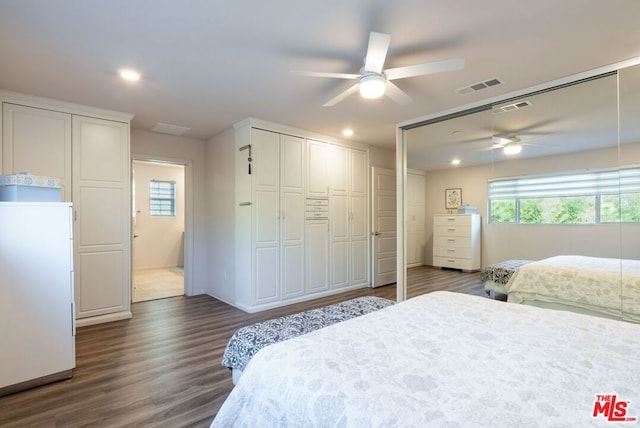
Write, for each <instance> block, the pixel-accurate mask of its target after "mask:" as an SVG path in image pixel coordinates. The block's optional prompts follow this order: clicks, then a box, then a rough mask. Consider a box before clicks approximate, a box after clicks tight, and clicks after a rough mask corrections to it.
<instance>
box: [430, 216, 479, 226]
mask: <svg viewBox="0 0 640 428" xmlns="http://www.w3.org/2000/svg"><path fill="white" fill-rule="evenodd" d="M433 225H434V226H436V227H437V226H450V225H454V226H471V216H470V215H436V216H434V217H433Z"/></svg>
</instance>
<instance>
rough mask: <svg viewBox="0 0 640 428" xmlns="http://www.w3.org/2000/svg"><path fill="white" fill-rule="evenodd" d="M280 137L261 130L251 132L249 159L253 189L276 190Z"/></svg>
mask: <svg viewBox="0 0 640 428" xmlns="http://www.w3.org/2000/svg"><path fill="white" fill-rule="evenodd" d="M279 146H280V135H279V134H276V133H275V132H269V131H263V130H262V129H252V130H251V157H252V162H251V165H252V167H251V168H252V169H251V174H252V176H253V184H254V190H255V189H258V188H260V189H263V190H266V189H270V190H274V191H276V190H277V189H278V182H279V181H280V180H279V177H278V172H279V171H280V162H279V160H280V159H279V153H280V150H279Z"/></svg>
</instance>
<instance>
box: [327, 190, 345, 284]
mask: <svg viewBox="0 0 640 428" xmlns="http://www.w3.org/2000/svg"><path fill="white" fill-rule="evenodd" d="M330 218H331V288H340V287H345V286H347V285H349V260H350V257H349V197H348V196H347V195H334V196H332V197H331V216H330Z"/></svg>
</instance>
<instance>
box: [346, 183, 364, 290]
mask: <svg viewBox="0 0 640 428" xmlns="http://www.w3.org/2000/svg"><path fill="white" fill-rule="evenodd" d="M367 265H368V252H367V198H366V197H365V196H351V255H350V270H351V284H352V285H355V284H362V283H365V282H367V271H368V269H367Z"/></svg>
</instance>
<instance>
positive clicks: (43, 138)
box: [0, 92, 132, 325]
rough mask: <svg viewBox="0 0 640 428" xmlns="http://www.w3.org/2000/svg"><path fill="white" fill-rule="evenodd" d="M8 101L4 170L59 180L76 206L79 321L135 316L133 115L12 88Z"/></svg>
mask: <svg viewBox="0 0 640 428" xmlns="http://www.w3.org/2000/svg"><path fill="white" fill-rule="evenodd" d="M0 97H1V98H2V150H0V152H1V153H2V156H1V160H2V161H1V162H0V165H1V166H2V170H1V171H0V172H1V173H2V174H5V175H9V174H16V173H19V172H24V171H28V172H30V173H31V174H33V175H43V176H52V177H57V178H59V179H60V181H61V184H62V187H63V189H62V199H63V201H65V202H72V203H73V219H74V237H75V239H74V264H75V308H76V314H75V315H76V318H77V319H78V325H86V324H94V323H99V322H106V321H112V320H117V319H124V318H129V317H131V305H130V302H131V298H130V295H131V294H130V293H131V268H130V264H131V261H130V260H131V259H130V247H131V245H130V239H131V238H130V212H131V210H130V179H129V176H130V173H129V170H130V165H129V164H130V160H129V159H130V148H129V147H130V146H129V145H130V143H129V122H130V120H131V117H132V116H131V115H129V114H124V113H118V112H111V111H106V110H100V109H95V108H92V107H85V106H79V105H75V104H68V103H62V102H58V101H55V100H47V99H42V98H36V97H29V96H22V95H20V94H14V93H1V92H0Z"/></svg>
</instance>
